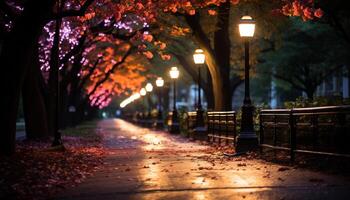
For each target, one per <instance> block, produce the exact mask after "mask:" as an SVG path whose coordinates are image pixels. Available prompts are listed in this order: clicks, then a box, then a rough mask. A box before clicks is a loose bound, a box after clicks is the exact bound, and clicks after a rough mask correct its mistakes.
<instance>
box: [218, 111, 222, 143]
mask: <svg viewBox="0 0 350 200" xmlns="http://www.w3.org/2000/svg"><path fill="white" fill-rule="evenodd" d="M218 132H219V137H218V139H219V145H220V144H221V138H220V137H221V113H219V131H218Z"/></svg>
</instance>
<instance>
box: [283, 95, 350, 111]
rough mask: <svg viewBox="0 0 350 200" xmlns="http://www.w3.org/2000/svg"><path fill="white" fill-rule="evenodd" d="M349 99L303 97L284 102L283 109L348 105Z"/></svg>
mask: <svg viewBox="0 0 350 200" xmlns="http://www.w3.org/2000/svg"><path fill="white" fill-rule="evenodd" d="M349 104H350V99H343V98H342V97H341V96H330V97H315V98H314V99H313V100H310V99H307V98H305V97H298V98H297V99H296V100H295V101H287V102H284V107H285V108H306V107H318V106H338V105H349Z"/></svg>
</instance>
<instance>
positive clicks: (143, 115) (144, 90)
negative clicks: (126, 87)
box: [140, 88, 147, 126]
mask: <svg viewBox="0 0 350 200" xmlns="http://www.w3.org/2000/svg"><path fill="white" fill-rule="evenodd" d="M146 94H147V91H146V89H145V88H142V89H141V90H140V95H141V96H142V97H143V98H142V100H143V105H144V106H145V96H146ZM141 125H142V126H143V125H145V113H144V111H143V112H142V116H141Z"/></svg>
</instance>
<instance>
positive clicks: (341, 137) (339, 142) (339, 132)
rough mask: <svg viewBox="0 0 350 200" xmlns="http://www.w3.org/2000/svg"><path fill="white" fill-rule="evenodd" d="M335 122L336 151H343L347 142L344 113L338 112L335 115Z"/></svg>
mask: <svg viewBox="0 0 350 200" xmlns="http://www.w3.org/2000/svg"><path fill="white" fill-rule="evenodd" d="M336 118H337V122H338V123H337V124H336V126H335V127H336V134H335V141H336V142H335V143H336V146H337V147H338V149H337V151H339V152H344V151H345V150H346V146H347V144H348V137H346V136H347V134H346V133H347V130H346V114H345V113H338V114H337V116H336Z"/></svg>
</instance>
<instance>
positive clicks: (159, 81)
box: [156, 77, 164, 129]
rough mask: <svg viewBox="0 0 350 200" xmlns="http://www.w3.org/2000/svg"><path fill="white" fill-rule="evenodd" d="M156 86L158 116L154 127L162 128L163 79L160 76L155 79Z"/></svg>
mask: <svg viewBox="0 0 350 200" xmlns="http://www.w3.org/2000/svg"><path fill="white" fill-rule="evenodd" d="M156 86H157V88H158V90H157V91H158V116H157V117H158V118H157V122H156V128H158V129H162V128H163V113H162V88H163V86H164V80H163V78H162V77H158V78H157V80H156Z"/></svg>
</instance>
